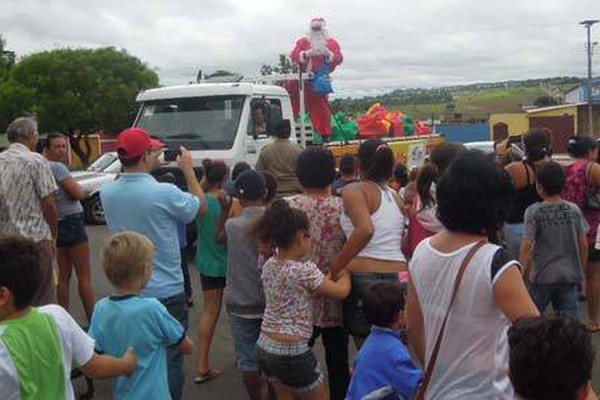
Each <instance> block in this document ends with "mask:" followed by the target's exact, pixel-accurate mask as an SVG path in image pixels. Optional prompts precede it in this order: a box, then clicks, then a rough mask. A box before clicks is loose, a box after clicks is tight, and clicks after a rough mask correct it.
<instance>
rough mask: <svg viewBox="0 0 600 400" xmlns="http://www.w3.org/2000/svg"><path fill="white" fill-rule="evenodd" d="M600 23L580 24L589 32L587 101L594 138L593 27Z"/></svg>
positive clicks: (589, 128) (591, 132)
mask: <svg viewBox="0 0 600 400" xmlns="http://www.w3.org/2000/svg"><path fill="white" fill-rule="evenodd" d="M597 22H600V21H598V20H597V19H588V20H585V21H581V22H580V23H579V24H580V25H583V26H585V29H586V31H587V62H588V66H587V69H588V76H587V78H588V79H587V101H588V134H589V135H592V136H594V115H593V108H592V25H594V24H595V23H597Z"/></svg>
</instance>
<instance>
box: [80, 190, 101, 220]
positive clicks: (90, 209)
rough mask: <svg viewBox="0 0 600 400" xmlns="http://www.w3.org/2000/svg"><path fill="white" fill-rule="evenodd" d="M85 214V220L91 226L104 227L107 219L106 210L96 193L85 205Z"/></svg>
mask: <svg viewBox="0 0 600 400" xmlns="http://www.w3.org/2000/svg"><path fill="white" fill-rule="evenodd" d="M83 212H84V215H85V220H86V222H87V223H88V224H90V225H104V224H106V219H105V217H104V209H103V208H102V203H101V202H100V195H99V194H98V193H96V194H95V195H93V196H92V197H90V198H89V199H88V200H87V201H85V202H84V203H83Z"/></svg>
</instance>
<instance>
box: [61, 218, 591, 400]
mask: <svg viewBox="0 0 600 400" xmlns="http://www.w3.org/2000/svg"><path fill="white" fill-rule="evenodd" d="M88 234H89V236H90V241H91V246H92V280H93V284H94V288H95V289H96V295H97V297H98V298H101V297H104V296H107V295H109V294H110V284H109V283H108V281H107V280H106V278H105V276H104V272H103V271H102V266H101V265H100V254H99V253H100V247H101V245H102V242H103V241H104V239H106V237H107V236H108V230H107V229H106V227H104V226H89V227H88ZM190 275H191V277H192V284H193V289H194V297H195V299H196V305H195V306H194V307H193V308H191V309H190V331H189V333H188V334H189V335H190V337H191V338H192V339H193V340H194V341H196V339H197V338H196V335H197V333H198V319H199V315H200V311H201V301H202V300H201V296H200V294H201V292H200V281H199V276H198V273H197V272H196V270H195V268H194V267H193V266H191V265H190ZM71 312H72V313H73V314H74V315H75V317H76V319H77V320H78V321H79V322H81V323H84V321H85V317H84V313H83V308H82V307H81V303H80V301H79V298H78V296H77V289H76V286H75V284H74V282H72V285H71ZM582 315H583V313H582ZM594 345H595V348H596V350H597V352H598V349H600V334H597V335H595V337H594ZM599 353H600V352H599ZM317 355H318V356H319V358H320V359H321V365H324V360H323V351H322V348H320V347H318V348H317ZM196 360H197V358H196V356H195V355H194V356H189V357H187V358H186V364H185V370H186V387H185V392H184V398H185V399H190V400H191V399H224V400H229V399H231V400H234V399H236V400H237V399H246V398H247V397H246V394H245V391H244V388H243V384H242V381H241V377H240V376H239V374H238V373H237V371H236V369H235V355H234V349H233V342H232V339H231V333H230V330H229V324H228V322H227V314H226V313H225V312H223V313H222V314H221V318H220V320H219V324H218V327H217V330H216V333H215V339H214V341H213V349H212V360H213V367H214V368H217V369H220V370H221V371H223V374H222V375H221V377H219V378H218V379H216V380H214V381H212V382H208V383H206V384H204V385H194V383H193V382H192V379H193V377H194V371H195V365H196ZM599 360H600V358H599ZM599 366H600V361H597V362H596V369H595V371H594V374H593V377H594V378H595V379H594V387H595V389H596V391H599V390H600V369H599ZM82 383H83V382H81V381H80V380H78V381H77V382H76V383H75V387H76V390H78V389H79V388H81V387H82ZM95 398H96V399H100V400H105V399H106V400H108V399H112V396H111V395H110V385H109V383H108V382H106V381H104V382H102V381H97V382H96V397H95Z"/></svg>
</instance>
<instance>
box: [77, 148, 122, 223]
mask: <svg viewBox="0 0 600 400" xmlns="http://www.w3.org/2000/svg"><path fill="white" fill-rule="evenodd" d="M119 172H121V162H120V161H119V158H118V157H117V153H116V152H114V151H113V152H108V153H105V154H103V155H101V156H100V157H99V158H98V159H97V160H96V161H94V162H93V163H92V164H91V165H90V166H89V167H88V168H87V169H86V170H84V171H73V172H71V175H73V178H75V180H76V181H77V182H78V183H79V184H80V185H81V186H82V187H83V193H84V194H85V198H84V199H83V200H81V204H82V205H83V212H84V215H85V220H86V222H87V223H89V224H93V225H101V224H105V223H106V220H105V218H104V210H103V209H102V203H101V202H100V187H101V186H102V185H103V184H104V183H106V182H110V181H114V180H115V179H116V178H117V176H118V174H119Z"/></svg>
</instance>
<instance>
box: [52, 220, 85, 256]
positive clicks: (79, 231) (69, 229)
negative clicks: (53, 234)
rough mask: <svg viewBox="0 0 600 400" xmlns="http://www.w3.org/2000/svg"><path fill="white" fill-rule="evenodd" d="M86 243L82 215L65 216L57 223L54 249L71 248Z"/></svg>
mask: <svg viewBox="0 0 600 400" xmlns="http://www.w3.org/2000/svg"><path fill="white" fill-rule="evenodd" d="M87 241H88V236H87V233H86V232H85V226H84V225H83V214H72V215H67V216H66V217H65V218H63V219H61V220H60V221H58V238H57V240H56V247H58V248H61V247H67V248H72V247H75V246H77V245H80V244H82V243H86V242H87Z"/></svg>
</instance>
